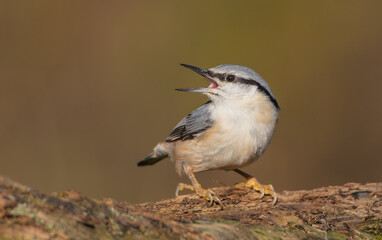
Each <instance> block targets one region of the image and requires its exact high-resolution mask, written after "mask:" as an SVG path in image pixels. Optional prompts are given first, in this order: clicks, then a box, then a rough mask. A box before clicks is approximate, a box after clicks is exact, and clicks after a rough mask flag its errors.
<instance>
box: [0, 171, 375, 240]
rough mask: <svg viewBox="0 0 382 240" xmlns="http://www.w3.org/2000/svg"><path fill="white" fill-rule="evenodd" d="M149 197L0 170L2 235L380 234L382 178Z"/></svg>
mask: <svg viewBox="0 0 382 240" xmlns="http://www.w3.org/2000/svg"><path fill="white" fill-rule="evenodd" d="M213 191H214V192H215V193H216V194H217V195H219V197H220V199H221V200H222V202H223V204H224V206H223V207H222V206H219V205H213V206H212V207H208V206H207V203H206V202H205V201H204V200H202V199H200V198H199V197H198V196H196V195H195V194H189V195H182V196H179V197H176V198H173V199H168V200H164V201H159V202H153V203H141V204H129V203H126V202H120V201H116V200H113V199H102V200H97V199H91V198H88V197H86V196H84V195H83V194H81V193H78V192H75V191H63V192H60V193H52V194H50V195H45V194H42V193H40V192H39V191H37V190H34V189H31V188H29V187H27V186H24V185H22V184H19V183H17V182H14V181H12V180H10V179H8V178H5V177H0V239H92V240H94V239H158V238H159V239H349V238H350V239H352V238H353V239H382V183H368V184H358V183H348V184H345V185H343V186H329V187H322V188H317V189H313V190H301V191H284V192H282V193H279V201H278V203H277V204H276V205H275V206H272V205H271V201H272V199H271V197H268V196H265V197H264V198H263V199H259V196H260V194H259V193H257V192H255V191H253V190H250V189H246V188H236V187H220V188H214V189H213Z"/></svg>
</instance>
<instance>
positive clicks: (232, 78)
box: [226, 75, 235, 82]
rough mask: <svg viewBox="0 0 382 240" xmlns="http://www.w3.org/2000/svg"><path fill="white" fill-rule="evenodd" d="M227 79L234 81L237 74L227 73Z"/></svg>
mask: <svg viewBox="0 0 382 240" xmlns="http://www.w3.org/2000/svg"><path fill="white" fill-rule="evenodd" d="M226 79H227V81H228V82H232V81H233V80H235V76H234V75H227V77H226Z"/></svg>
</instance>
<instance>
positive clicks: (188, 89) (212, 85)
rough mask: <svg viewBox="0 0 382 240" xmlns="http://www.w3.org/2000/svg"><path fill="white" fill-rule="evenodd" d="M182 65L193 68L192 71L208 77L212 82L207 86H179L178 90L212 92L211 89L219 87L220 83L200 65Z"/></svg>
mask: <svg viewBox="0 0 382 240" xmlns="http://www.w3.org/2000/svg"><path fill="white" fill-rule="evenodd" d="M180 65H181V66H183V67H185V68H188V69H191V70H192V71H194V72H196V73H198V74H200V75H202V76H203V77H205V78H207V80H208V81H209V82H210V85H209V86H208V87H207V88H177V89H175V90H178V91H184V92H199V93H208V92H211V89H213V88H217V87H218V86H219V85H218V84H217V83H216V82H215V81H214V80H213V79H211V78H210V77H209V76H208V71H207V70H205V69H201V68H198V67H194V66H190V65H187V64H180Z"/></svg>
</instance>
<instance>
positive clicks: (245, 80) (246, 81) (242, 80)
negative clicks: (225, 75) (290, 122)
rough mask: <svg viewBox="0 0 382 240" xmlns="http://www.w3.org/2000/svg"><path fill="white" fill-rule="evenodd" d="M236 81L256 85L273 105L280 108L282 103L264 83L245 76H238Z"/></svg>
mask: <svg viewBox="0 0 382 240" xmlns="http://www.w3.org/2000/svg"><path fill="white" fill-rule="evenodd" d="M236 82H239V83H243V84H248V85H256V86H257V88H258V89H259V90H260V91H262V92H263V93H264V94H265V95H267V96H268V97H269V99H270V100H271V102H272V103H273V105H274V106H275V107H276V109H277V110H279V109H280V105H279V103H278V102H277V100H276V98H274V97H273V96H272V95H271V93H270V92H269V91H268V90H267V89H266V88H265V87H263V86H262V85H260V84H259V83H258V82H256V81H254V80H249V79H244V78H237V80H236Z"/></svg>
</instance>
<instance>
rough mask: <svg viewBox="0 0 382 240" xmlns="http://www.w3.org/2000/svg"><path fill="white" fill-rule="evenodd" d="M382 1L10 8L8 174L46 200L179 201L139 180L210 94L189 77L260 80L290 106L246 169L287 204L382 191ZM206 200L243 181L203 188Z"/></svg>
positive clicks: (152, 175) (157, 180)
mask: <svg viewBox="0 0 382 240" xmlns="http://www.w3.org/2000/svg"><path fill="white" fill-rule="evenodd" d="M381 10H382V1H240V2H233V1H214V2H213V1H166V2H164V1H107V2H101V1H99V2H96V1H88V2H85V1H80V2H79V1H0V116H1V118H0V161H1V162H0V174H2V175H5V176H9V177H11V178H13V179H15V180H17V181H21V182H22V183H25V184H28V185H30V186H32V187H34V188H37V189H40V190H42V191H43V192H46V193H49V192H52V191H60V190H63V189H74V190H77V191H81V192H83V193H85V194H87V195H89V196H92V197H97V198H101V197H112V198H116V199H119V200H125V201H128V202H132V203H135V202H143V201H153V200H159V199H162V198H170V197H172V196H173V194H174V190H175V187H176V185H177V183H178V182H179V181H187V179H184V178H180V177H178V176H177V175H176V173H175V171H174V167H173V165H172V164H171V162H170V161H168V160H165V161H163V162H160V163H159V164H157V165H155V166H152V167H146V168H137V167H136V165H135V164H136V162H137V161H138V160H140V159H141V158H143V157H144V156H145V155H146V154H148V153H150V152H151V150H152V148H153V147H154V146H155V144H156V143H157V142H158V141H161V140H164V138H165V137H166V136H167V135H168V134H169V133H170V131H171V129H172V127H174V126H175V124H176V123H177V122H178V121H179V120H180V119H181V118H182V117H183V116H185V115H186V114H187V113H189V112H190V111H192V110H193V109H195V108H196V107H198V106H199V105H201V104H202V103H204V102H205V101H207V98H206V97H204V96H202V95H199V94H188V93H182V92H176V91H174V90H173V89H174V88H179V87H199V86H206V84H207V83H206V82H205V80H203V79H202V78H201V77H200V76H198V75H197V74H195V73H193V72H191V71H190V70H187V69H185V68H182V67H181V66H179V65H178V64H179V63H187V64H191V65H195V66H198V67H202V68H209V67H214V66H216V65H220V64H224V63H232V64H240V65H245V66H248V67H250V68H253V69H255V70H256V71H257V72H259V73H260V74H261V75H262V76H263V77H264V78H265V79H266V80H267V81H268V83H269V84H270V86H271V88H272V90H273V92H274V94H275V95H276V97H277V98H278V101H279V103H280V105H281V112H280V121H279V124H278V126H277V128H276V131H275V134H274V137H273V140H272V143H271V145H270V147H269V148H268V151H267V152H266V154H265V155H264V156H263V157H262V158H261V159H260V160H259V161H257V162H256V163H255V164H252V165H251V166H248V167H246V168H245V170H247V171H248V172H250V173H252V174H254V175H255V176H256V177H257V178H258V179H259V180H260V181H261V182H262V183H272V184H273V185H274V186H275V188H276V189H277V190H278V191H281V190H286V189H288V190H293V189H306V188H313V187H319V186H325V185H335V184H343V183H346V182H351V181H353V182H370V181H381V179H382V171H381V170H382V161H381V155H382V147H381V136H382V126H381V123H382V108H381V103H382V94H381V91H382V14H381ZM197 177H198V178H199V180H200V181H201V183H202V184H203V185H204V186H206V187H210V186H216V185H218V183H217V182H222V183H224V184H227V185H231V184H233V183H235V182H238V181H241V180H242V179H241V178H240V176H238V175H237V174H235V173H233V172H225V171H214V172H206V173H200V174H198V175H197Z"/></svg>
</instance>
